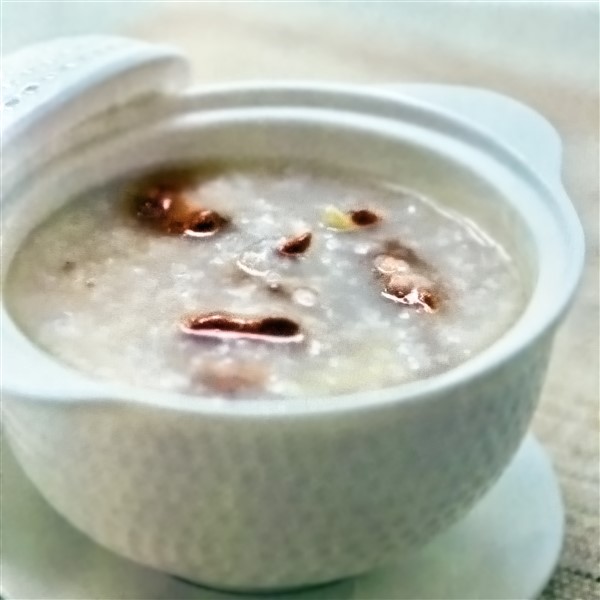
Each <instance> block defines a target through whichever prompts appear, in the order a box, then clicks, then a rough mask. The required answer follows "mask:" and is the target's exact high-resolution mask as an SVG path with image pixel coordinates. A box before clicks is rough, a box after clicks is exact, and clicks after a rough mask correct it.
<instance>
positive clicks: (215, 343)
mask: <svg viewBox="0 0 600 600" xmlns="http://www.w3.org/2000/svg"><path fill="white" fill-rule="evenodd" d="M7 297H8V303H9V306H10V309H11V312H12V314H13V316H14V318H15V320H16V321H17V322H18V324H19V325H20V327H21V328H22V329H23V330H24V331H25V332H26V334H27V335H28V336H29V337H30V338H31V339H33V340H34V341H35V342H37V343H38V344H39V345H40V346H42V347H43V348H45V349H46V350H47V351H48V352H49V353H51V354H53V355H55V356H56V357H58V358H59V359H61V360H62V361H64V362H65V363H68V364H70V365H72V366H73V367H75V368H77V369H80V370H81V371H83V372H86V373H89V374H91V375H93V376H96V377H99V378H107V379H111V380H115V381H121V382H124V383H128V384H133V385H137V386H146V387H152V388H159V389H164V390H172V391H178V392H183V393H188V394H194V395H198V396H207V395H210V396H214V395H222V396H225V397H253V396H258V395H260V396H261V397H307V396H318V395H331V394H339V393H345V392H351V391H360V390H368V389H378V388H382V387H387V386H392V385H396V384H400V383H403V382H409V381H414V380H417V379H422V378H427V377H430V376H432V375H435V374H438V373H441V372H443V371H446V370H448V369H451V368H452V367H454V366H456V365H458V364H460V363H461V362H463V361H465V360H467V359H468V358H469V357H471V356H472V355H473V354H475V353H477V352H480V351H481V350H482V349H484V348H486V347H487V346H489V345H490V344H491V343H492V342H494V341H495V340H496V339H498V338H499V337H500V336H501V335H502V334H503V333H504V332H505V331H506V330H507V329H508V328H509V327H510V326H511V324H512V323H513V322H514V321H515V320H516V318H517V316H518V315H519V313H520V312H521V311H522V309H523V306H524V303H525V299H526V297H525V288H524V285H523V282H522V281H521V276H520V271H519V269H518V268H517V265H516V264H515V261H514V260H513V259H512V258H511V255H510V254H509V253H507V251H506V250H505V249H504V248H503V247H502V246H501V244H500V243H499V242H497V241H495V240H494V239H493V238H492V237H490V236H489V235H488V234H487V233H486V232H485V231H483V229H482V228H480V227H479V226H478V225H477V224H476V223H474V222H473V221H471V220H469V219H467V218H465V217H463V216H461V215H460V214H457V213H455V212H453V211H450V210H448V209H446V208H444V199H443V197H440V198H435V199H432V198H429V197H426V196H424V195H422V194H420V193H419V191H418V190H412V189H408V188H405V187H403V186H402V182H393V181H381V180H375V179H373V178H370V177H368V176H361V175H360V174H357V173H355V172H352V173H349V172H342V171H337V170H328V169H326V168H324V167H318V166H315V165H311V164H308V163H307V164H295V163H290V164H286V165H283V164H275V163H273V164H268V163H263V164H251V163H248V164H246V163H240V164H234V163H229V164H225V163H222V164H220V163H214V164H211V163H204V164H201V165H197V166H194V167H189V168H187V167H186V168H183V169H165V170H162V171H158V172H153V173H150V174H143V175H141V176H139V177H138V178H136V179H135V181H132V180H127V181H117V182H114V183H112V184H110V185H106V186H104V187H101V188H98V189H95V190H92V191H90V192H88V193H86V194H84V195H83V196H81V197H78V198H76V199H74V200H73V201H72V202H70V203H68V205H67V206H66V207H65V208H63V209H62V210H61V211H59V212H58V213H57V214H55V215H53V216H52V217H51V218H50V219H48V220H47V221H46V222H44V223H43V224H42V225H41V226H39V227H38V228H37V229H35V230H34V231H33V232H32V233H31V234H30V235H29V237H28V239H27V240H26V241H25V243H24V244H23V245H22V247H21V249H20V251H19V252H18V254H17V256H16V257H15V260H14V263H13V265H12V268H11V271H10V274H9V283H8V288H7Z"/></svg>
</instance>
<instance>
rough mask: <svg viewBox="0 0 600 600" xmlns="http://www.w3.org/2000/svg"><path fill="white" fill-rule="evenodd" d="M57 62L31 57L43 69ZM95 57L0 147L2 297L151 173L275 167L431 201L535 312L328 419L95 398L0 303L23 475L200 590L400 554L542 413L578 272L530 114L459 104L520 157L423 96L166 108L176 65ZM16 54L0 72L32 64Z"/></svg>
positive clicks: (333, 401) (281, 404) (96, 384)
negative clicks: (423, 375)
mask: <svg viewBox="0 0 600 600" xmlns="http://www.w3.org/2000/svg"><path fill="white" fill-rule="evenodd" d="M105 41H106V40H105ZM105 41H104V42H105ZM101 42H102V40H101V39H100V40H98V38H93V39H91V40H90V39H87V40H83V41H79V42H77V43H79V44H80V47H83V48H84V49H85V48H86V47H90V45H91V46H93V44H100V43H101ZM104 42H102V43H104ZM74 43H75V42H72V41H61V42H55V43H54V46H53V45H52V44H50V45H46V46H45V49H44V52H45V55H46V56H48V55H50V56H54V55H55V54H56V53H57V52H58V51H57V50H56V48H59V49H62V51H63V52H66V54H69V52H71V51H70V50H69V47H71V48H72V47H73V46H72V44H74ZM111 43H112V44H113V47H116V48H117V50H118V51H117V52H116V54H114V53H113V54H111V52H112V51H103V52H101V53H100V55H98V54H97V53H96V54H94V53H93V52H92V53H91V55H93V59H92V58H88V59H86V60H84V61H83V65H84V67H85V68H84V69H83V70H82V71H81V72H80V73H79V74H77V73H76V74H75V75H74V76H72V79H69V80H65V81H62V82H59V84H56V83H55V82H54V81H52V82H51V86H50V88H49V89H48V90H46V89H40V90H39V92H40V93H39V96H38V98H37V99H36V100H34V101H31V104H30V105H29V108H27V105H26V106H25V107H24V108H19V107H17V108H18V110H17V111H16V112H15V113H13V114H14V117H11V119H12V120H11V119H9V120H8V122H7V124H6V125H5V128H4V131H3V133H4V151H5V154H6V156H7V157H8V158H7V160H6V161H5V165H4V172H3V177H4V179H3V181H4V192H5V193H4V200H3V202H4V207H3V208H4V217H3V239H4V261H3V273H2V277H3V278H4V277H5V275H6V271H7V269H8V268H9V266H10V262H11V259H12V256H13V255H14V252H15V251H16V250H17V249H18V247H19V245H20V244H21V243H22V241H23V239H24V238H25V236H26V235H27V234H28V232H29V231H30V230H31V229H32V228H33V227H34V226H35V225H37V224H38V223H39V222H41V221H42V220H44V219H45V218H46V217H47V216H48V215H49V214H51V213H52V212H53V211H55V210H56V209H57V208H58V207H59V206H60V205H61V204H62V203H63V202H64V201H66V200H68V198H69V197H71V196H73V195H74V194H76V193H77V192H78V191H80V190H83V189H85V188H87V187H90V186H94V185H97V184H101V183H102V182H106V181H107V180H110V179H112V178H114V177H118V176H121V175H125V174H127V173H129V172H131V171H132V170H136V169H140V168H148V167H152V166H154V165H159V164H162V163H164V162H165V160H168V161H175V162H177V161H183V160H186V159H202V158H206V157H210V158H215V157H217V158H219V157H222V158H227V157H236V158H240V157H242V158H259V159H260V158H269V157H278V158H281V157H283V158H288V159H290V160H293V159H307V158H308V159H311V160H317V161H320V162H325V163H328V164H333V165H341V166H344V167H345V168H350V169H353V168H355V169H359V170H360V171H361V172H367V173H370V174H373V175H377V176H381V177H391V178H393V179H395V180H399V181H402V182H403V183H405V184H406V185H408V186H410V187H413V188H416V189H419V190H421V191H423V192H425V193H428V194H431V195H433V196H434V197H437V198H441V199H443V200H444V201H445V202H447V203H448V204H449V205H451V206H452V207H454V208H457V209H459V210H461V211H462V212H464V213H465V214H467V215H469V216H471V217H472V218H474V219H476V220H477V221H478V222H480V223H481V224H482V225H483V226H484V227H485V228H487V229H488V230H489V231H490V232H491V233H492V234H493V235H495V236H497V238H498V239H500V240H501V241H502V242H503V243H504V244H505V245H506V246H507V247H508V248H510V251H511V252H513V254H514V255H515V256H516V257H517V258H518V260H519V263H520V264H521V265H522V269H523V272H524V273H525V276H526V279H527V281H528V282H529V284H530V290H529V291H530V299H529V302H528V304H527V306H526V308H525V310H524V312H523V314H522V316H521V318H520V319H519V320H518V322H517V323H515V325H514V326H513V327H512V328H511V329H510V331H508V332H507V333H506V334H505V335H504V336H503V337H502V338H501V339H499V340H498V341H497V342H496V343H494V344H493V345H492V346H491V347H490V348H488V349H487V350H485V351H484V352H481V353H480V354H479V355H477V356H475V357H473V358H472V359H470V360H469V361H467V362H465V363H464V364H462V365H460V366H458V367H457V368H455V369H453V370H451V371H449V372H447V373H444V374H442V375H439V376H435V377H432V378H430V379H427V380H424V381H420V382H416V383H410V384H406V385H402V386H398V387H394V388H388V389H384V390H375V391H372V392H369V393H360V394H348V395H344V396H336V397H333V398H317V399H307V400H297V399H295V400H289V401H285V400H276V401H273V400H268V401H267V400H264V401H263V400H247V401H236V402H229V401H224V400H219V399H213V398H206V399H197V398H193V397H188V396H183V395H178V394H169V393H164V392H157V391H152V390H145V389H136V388H131V387H126V386H123V385H118V384H112V383H106V382H103V381H97V380H93V379H90V378H89V377H87V376H86V375H84V374H81V373H78V372H76V371H73V370H71V369H69V368H67V367H65V366H64V365H62V364H61V363H59V362H57V361H55V360H54V359H53V358H52V357H50V356H48V355H46V354H44V353H43V352H42V351H41V350H40V349H38V348H37V347H36V346H35V345H34V344H33V343H31V342H30V341H29V340H28V339H26V338H25V337H24V336H23V334H22V333H21V332H20V331H19V330H18V329H17V327H16V326H15V325H14V323H13V321H12V320H11V317H10V315H9V314H7V313H6V312H5V309H4V305H2V311H3V312H2V319H3V347H4V356H3V381H2V390H3V403H2V404H3V409H4V423H5V429H6V432H7V434H8V436H9V440H10V443H11V445H12V447H13V448H14V451H15V454H16V456H17V457H18V459H19V461H20V462H21V464H22V466H23V468H24V469H25V471H26V472H27V474H28V476H29V477H30V478H31V479H32V481H33V482H34V483H35V484H36V485H37V487H38V488H39V489H40V491H41V492H42V494H43V495H44V496H45V497H46V498H47V500H48V501H49V502H50V503H51V504H52V505H53V506H54V507H55V508H56V509H57V510H58V511H59V512H61V513H62V514H63V515H64V516H65V517H66V518H67V519H68V520H69V521H71V522H72V523H73V524H74V525H76V526H77V527H79V528H80V529H81V530H83V531H85V532H86V533H87V534H89V535H90V536H91V537H92V538H93V539H94V540H96V541H98V542H99V543H101V544H103V545H104V546H106V547H108V548H111V549H113V550H114V551H116V552H118V553H119V554H122V555H124V556H127V557H129V558H131V559H133V560H135V561H138V562H140V563H143V564H146V565H150V566H153V567H155V568H157V569H161V570H163V571H166V572H169V573H172V574H175V575H179V576H181V577H185V578H188V579H192V580H195V581H200V582H203V583H206V584H209V585H212V586H218V587H224V588H230V589H245V590H247V589H261V590H267V589H277V588H291V587H295V586H302V585H307V584H314V583H318V582H325V581H329V580H334V579H337V578H341V577H346V576H350V575H354V574H358V573H361V572H364V571H367V570H369V569H371V568H372V567H374V566H375V565H378V564H380V563H382V562H385V561H386V559H387V558H388V557H390V556H392V555H395V556H397V553H398V552H399V551H406V552H408V551H411V550H412V549H414V548H415V547H417V546H418V545H420V544H422V543H424V542H425V541H427V540H428V539H430V538H431V537H432V536H434V535H435V534H436V533H438V532H440V531H441V530H443V529H444V528H445V527H446V526H448V525H449V524H450V523H452V522H453V521H454V520H456V519H457V518H459V517H460V516H461V515H463V514H464V513H465V512H466V511H468V510H469V508H470V507H471V506H472V505H473V503H474V502H475V501H476V500H477V498H478V497H479V496H480V495H481V494H482V493H483V492H484V491H485V490H486V489H487V488H488V487H489V486H490V485H491V484H492V483H493V482H494V481H495V480H496V479H497V478H498V476H499V475H500V473H501V472H502V470H503V469H504V467H505V466H506V465H507V463H508V462H509V460H510V458H511V456H512V455H513V453H514V451H515V450H516V448H517V447H518V445H519V442H520V440H521V439H522V437H523V435H524V433H525V431H526V430H527V427H528V424H529V422H530V419H531V416H532V414H533V411H534V408H535V405H536V402H537V400H538V396H539V392H540V388H541V386H542V383H543V379H544V373H545V370H546V366H547V362H548V357H549V354H550V349H551V343H552V339H553V336H554V333H555V330H556V327H557V325H558V324H559V322H560V319H561V317H562V316H563V315H564V314H565V311H566V309H567V306H568V304H569V302H570V300H571V298H572V295H573V292H574V289H575V286H576V283H577V280H578V278H579V275H580V272H581V268H582V254H583V250H582V248H583V240H582V233H581V229H580V226H579V223H578V221H577V218H576V215H575V213H574V210H573V208H572V206H571V203H570V202H569V200H568V198H567V196H566V194H565V192H564V190H563V188H562V185H561V183H560V176H559V160H558V157H559V149H560V146H559V143H558V139H557V136H556V134H555V133H554V131H553V130H552V128H551V127H550V126H549V125H548V124H547V123H546V122H545V121H544V120H543V119H542V118H540V117H539V116H537V115H536V114H535V113H533V112H532V111H530V110H529V109H527V108H526V107H523V106H522V105H520V104H518V103H516V102H513V101H509V100H506V99H502V98H499V97H492V96H490V95H487V96H486V95H485V94H482V93H481V92H476V91H472V92H469V91H465V90H462V92H461V94H462V95H460V99H461V102H462V103H463V105H464V104H465V103H466V107H467V108H466V110H467V111H468V112H469V111H471V112H472V113H473V115H474V118H475V119H476V117H477V114H478V112H479V113H481V112H482V111H481V110H479V109H478V106H487V110H488V116H489V113H490V111H489V102H490V101H491V102H492V106H494V107H495V111H494V115H499V117H498V118H500V117H502V119H503V120H501V122H502V123H503V124H504V125H503V127H504V129H505V130H506V134H507V135H506V136H505V137H507V138H508V139H510V138H511V137H514V132H515V131H517V130H518V137H519V138H520V139H521V140H522V141H523V143H522V144H521V146H520V148H521V151H522V150H523V149H525V151H526V152H527V148H529V155H528V156H526V155H524V154H523V153H522V152H521V153H520V152H519V151H517V150H515V148H514V147H511V145H510V143H509V144H507V143H506V142H505V141H504V140H503V139H502V136H498V135H494V134H492V133H490V131H487V130H486V129H485V128H480V127H479V126H478V125H476V124H475V123H474V122H471V121H469V120H467V119H463V118H461V117H459V116H457V115H456V114H455V113H453V112H452V111H448V110H444V109H441V108H439V105H440V104H443V102H441V100H442V98H441V97H440V102H438V103H437V104H438V106H436V104H435V103H427V102H423V101H421V100H417V99H415V98H414V97H412V96H410V95H402V94H399V93H397V92H393V91H389V90H388V91H386V90H384V89H364V88H361V87H356V86H346V85H321V84H310V83H303V84H285V85H280V84H273V83H270V84H269V83H262V84H252V85H231V86H223V87H216V88H204V89H201V90H198V91H194V92H189V93H187V94H186V95H178V94H177V93H174V91H173V90H175V89H177V85H176V83H177V81H179V82H181V81H182V80H183V74H184V72H185V69H184V67H183V64H182V62H181V59H178V58H177V57H176V56H175V55H173V54H169V53H167V52H166V51H164V50H163V49H156V48H152V47H147V46H144V45H140V44H135V43H131V42H125V41H118V40H117V41H114V40H113V41H112V42H111ZM70 44H71V46H69V45H70ZM115 44H116V46H115ZM109 45H110V44H109ZM65 48H66V49H67V50H66V51H65V50H64V49H65ZM28 52H29V55H26V54H21V55H20V56H18V57H16V58H13V59H12V60H13V63H12V65H13V67H12V68H13V71H15V72H16V71H19V69H18V68H16V67H14V64H17V65H19V68H21V65H22V64H24V63H26V62H27V61H29V62H30V63H31V62H32V61H33V62H35V60H34V59H35V57H36V56H37V57H38V58H39V56H40V50H39V48H38V49H34V50H29V51H28ZM53 52H54V54H53ZM119 53H120V54H119ZM24 56H25V58H24ZM32 57H33V58H32ZM94 61H95V62H94ZM8 62H10V61H8ZM124 65H126V66H124ZM8 66H9V67H10V64H8ZM20 72H22V69H21V71H20ZM5 73H6V69H5ZM9 73H10V69H9ZM138 75H139V76H138ZM69 77H71V75H69ZM59 79H60V78H59ZM52 86H54V87H52ZM41 87H42V88H43V87H44V86H41ZM150 90H154V92H155V93H153V94H149V93H148V92H149V91H150ZM438 91H439V88H438ZM116 92H118V94H116ZM439 93H440V94H441V95H442V96H443V89H442V90H441V92H439ZM448 94H449V97H451V96H452V90H448ZM486 98H487V100H486ZM455 99H456V96H455ZM490 99H491V100H490ZM117 101H119V102H118V104H119V105H118V106H117ZM469 102H471V105H469ZM486 102H487V103H488V104H487V105H486ZM15 106H16V105H15V104H14V103H13V106H12V108H13V109H14V108H15ZM20 106H22V103H21V105H20ZM463 110H464V107H463ZM483 112H485V111H483ZM499 128H500V129H502V125H500V123H499ZM497 129H498V127H497ZM40 148H43V149H44V151H43V152H40ZM107 235H110V232H107ZM493 316H494V308H493V306H491V307H490V319H492V318H493Z"/></svg>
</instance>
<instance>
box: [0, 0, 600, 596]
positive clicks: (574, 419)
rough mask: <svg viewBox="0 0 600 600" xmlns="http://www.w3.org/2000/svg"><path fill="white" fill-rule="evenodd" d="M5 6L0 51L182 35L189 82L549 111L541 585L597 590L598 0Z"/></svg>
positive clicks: (568, 591) (556, 590)
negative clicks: (568, 253) (439, 96)
mask: <svg viewBox="0 0 600 600" xmlns="http://www.w3.org/2000/svg"><path fill="white" fill-rule="evenodd" d="M1 9H2V53H3V54H5V53H8V52H11V51H13V50H15V49H18V48H19V47H21V46H23V45H25V44H28V43H31V42H34V41H36V40H40V39H44V38H49V37H55V36H59V35H68V34H76V33H88V32H90V33H91V32H95V33H99V32H111V33H119V34H123V35H130V36H134V37H139V38H143V39H147V40H153V41H158V42H168V43H171V44H174V45H176V46H179V47H180V48H182V49H183V50H184V51H185V52H186V53H187V54H188V55H189V56H190V58H191V59H192V62H193V66H194V74H195V80H196V82H197V83H198V84H202V83H204V82H212V81H224V80H231V79H249V78H253V79H268V78H276V79H283V78H286V79H290V78H292V79H298V78H301V79H311V78H312V79H327V80H338V81H354V82H364V83H370V84H375V83H390V82H403V81H405V82H408V81H411V82H436V83H448V84H460V85H470V86H477V87H485V88H489V89H492V90H495V91H497V92H500V93H504V94H507V95H510V96H513V97H515V98H516V99H518V100H520V101H522V102H525V103H527V104H529V105H531V106H532V107H533V108H535V109H536V110H538V111H539V112H541V113H542V114H543V115H544V116H546V117H547V118H548V119H549V120H550V121H551V122H552V124H553V125H554V126H555V127H556V128H557V129H558V131H559V133H560V135H561V137H562V139H563V142H564V166H563V179H564V182H565V187H566V188H567V191H568V192H569V194H570V196H571V197H572V199H573V201H574V203H575V205H576V209H577V211H578V213H579V215H580V218H581V220H582V222H583V225H584V228H585V231H586V236H587V245H588V254H587V266H586V272H585V276H584V280H583V286H582V289H581V291H580V293H579V295H578V297H577V300H576V306H575V307H574V310H573V311H572V312H571V314H570V316H569V319H568V322H567V323H566V326H565V327H564V328H563V329H562V331H561V333H560V335H559V337H558V339H557V342H556V346H555V353H554V357H553V364H552V366H551V370H550V376H549V379H548V382H547V385H546V388H545V390H544V393H543V399H542V404H541V407H540V410H539V411H538V415H537V418H536V421H535V425H534V427H535V431H536V433H537V435H538V437H539V438H540V439H541V440H542V442H543V443H544V444H545V446H546V447H547V448H548V450H549V451H550V453H551V455H552V458H553V460H554V463H555V465H556V468H557V471H558V474H559V478H560V480H561V484H562V488H563V492H564V495H565V502H566V506H567V539H566V544H565V548H564V552H563V557H562V560H561V566H560V568H559V569H558V571H557V573H556V574H555V577H554V578H553V580H552V581H551V583H550V585H549V586H548V588H547V589H546V591H545V593H544V596H543V598H544V600H552V599H554V600H574V599H576V598H577V599H581V600H591V599H594V598H600V542H599V540H600V524H599V521H600V515H599V506H600V498H599V495H600V493H599V481H598V478H599V470H600V448H599V436H598V415H599V412H600V406H599V399H598V394H599V382H598V364H599V359H598V272H599V265H598V204H599V154H598V152H599V145H598V133H599V106H600V94H599V75H598V73H599V47H598V37H599V32H598V29H599V4H598V2H581V3H578V2H541V1H537V2H509V1H504V2H484V1H480V2H466V3H446V2H406V1H405V2H395V3H389V2H327V1H322V2H320V1H313V2H195V3H190V2H176V1H167V0H165V1H162V2H160V1H158V2H156V1H155V2H137V1H136V2H134V1H128V0H121V1H119V2H112V1H97V2H96V1H87V0H82V1H72V0H71V1H67V0H64V1H61V0H57V1H52V0H43V1H34V2H28V1H25V0H19V1H18V2H17V1H14V2H11V1H8V0H3V1H2V3H1ZM549 301H550V300H549Z"/></svg>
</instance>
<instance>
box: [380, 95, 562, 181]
mask: <svg viewBox="0 0 600 600" xmlns="http://www.w3.org/2000/svg"><path fill="white" fill-rule="evenodd" d="M386 87H388V89H393V90H397V91H398V92H402V93H405V94H407V95H410V96H413V97H417V98H419V99H421V100H424V101H426V102H431V103H435V104H436V106H441V107H443V108H445V109H447V110H449V111H451V112H453V113H455V114H457V115H460V116H461V117H462V118H463V119H468V120H469V121H471V122H473V123H474V124H476V125H478V126H479V127H482V128H485V129H487V130H488V131H489V132H490V133H492V134H494V135H495V136H496V137H498V138H499V139H501V140H503V141H504V143H505V144H506V145H508V146H510V147H511V148H512V150H513V151H514V152H516V153H518V154H519V155H520V156H521V157H522V158H523V159H524V160H525V161H526V162H527V163H528V164H529V166H530V167H531V168H532V169H533V170H534V171H536V172H537V173H538V175H540V176H542V177H543V179H545V180H547V181H548V180H549V181H552V182H556V183H559V184H560V166H561V157H562V144H561V140H560V136H559V135H558V132H557V131H556V129H554V127H553V126H552V125H551V124H550V123H549V122H548V121H547V120H546V119H545V118H544V117H543V116H542V115H540V114H539V113H538V112H536V111H535V110H533V109H532V108H530V107H529V106H527V105H526V104H523V103H521V102H518V101H517V100H514V99H513V98H510V97H508V96H504V95H502V94H498V93H496V92H491V91H488V90H484V89H480V88H474V87H466V86H452V85H434V84H431V85H430V84H400V85H392V86H386Z"/></svg>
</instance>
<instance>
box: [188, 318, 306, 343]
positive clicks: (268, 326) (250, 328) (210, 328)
mask: <svg viewBox="0 0 600 600" xmlns="http://www.w3.org/2000/svg"><path fill="white" fill-rule="evenodd" d="M179 327H180V329H181V331H182V332H183V333H185V334H186V335H190V336H195V337H205V338H214V339H221V340H225V339H250V340H257V341H264V342H269V343H274V344H290V343H298V342H301V341H302V340H303V339H304V333H303V332H302V330H301V327H300V325H299V324H298V323H296V321H294V320H292V319H289V318H288V317H246V316H240V315H234V314H231V313H214V312H213V313H205V314H200V315H192V316H188V317H185V318H183V319H182V320H181V322H180V325H179Z"/></svg>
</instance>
